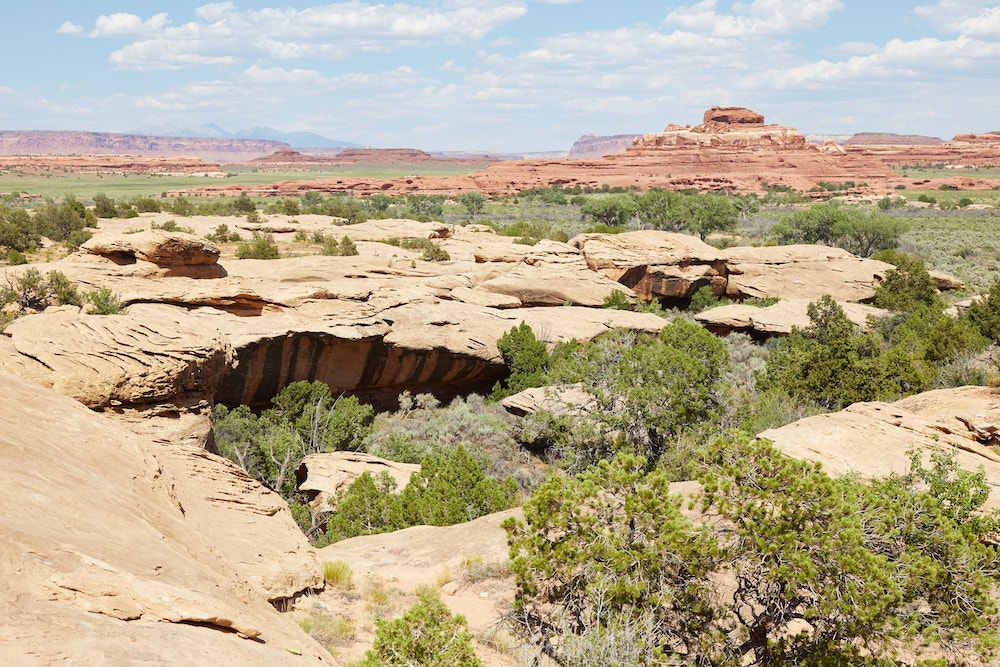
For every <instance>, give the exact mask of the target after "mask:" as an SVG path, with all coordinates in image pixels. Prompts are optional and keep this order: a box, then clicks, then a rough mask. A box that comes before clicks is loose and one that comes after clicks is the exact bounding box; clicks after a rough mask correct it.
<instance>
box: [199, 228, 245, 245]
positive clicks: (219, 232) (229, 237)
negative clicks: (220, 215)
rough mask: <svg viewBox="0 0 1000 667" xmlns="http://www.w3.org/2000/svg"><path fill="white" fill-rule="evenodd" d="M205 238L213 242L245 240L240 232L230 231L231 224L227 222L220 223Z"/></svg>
mask: <svg viewBox="0 0 1000 667" xmlns="http://www.w3.org/2000/svg"><path fill="white" fill-rule="evenodd" d="M205 238H206V239H208V240H209V241H212V242H213V243H235V242H237V241H242V240H243V239H242V238H241V237H240V234H239V232H236V231H229V225H227V224H221V225H218V226H217V227H216V228H215V231H213V232H212V233H211V234H207V235H206V236H205Z"/></svg>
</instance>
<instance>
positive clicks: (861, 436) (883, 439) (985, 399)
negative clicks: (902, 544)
mask: <svg viewBox="0 0 1000 667" xmlns="http://www.w3.org/2000/svg"><path fill="white" fill-rule="evenodd" d="M998 425H1000V390H997V389H994V388H990V387H959V388H955V389H938V390H935V391H929V392H924V393H922V394H918V395H916V396H910V397H908V398H904V399H902V400H900V401H896V402H895V403H879V402H873V403H855V404H854V405H851V406H850V407H848V408H846V409H844V410H841V411H840V412H835V413H832V414H825V415H817V416H815V417H808V418H806V419H801V420H799V421H797V422H794V423H792V424H788V425H787V426H782V427H781V428H777V429H770V430H768V431H764V432H763V433H761V434H760V437H762V438H766V439H768V440H771V441H773V442H774V444H775V446H776V447H778V449H780V450H781V451H782V452H784V453H785V454H787V455H789V456H794V457H795V458H800V459H804V460H807V461H819V462H820V463H822V464H823V469H824V470H826V471H827V472H829V473H832V474H834V475H844V474H847V473H852V472H853V473H857V474H860V475H861V476H863V477H871V478H879V477H886V476H887V475H889V474H891V473H894V472H895V473H899V474H902V473H904V472H906V470H907V467H908V465H909V457H908V456H907V451H909V450H910V449H917V450H918V451H919V452H920V453H921V456H922V457H923V458H924V459H925V463H926V460H927V459H928V457H929V453H930V452H932V451H942V450H946V451H949V452H951V453H953V454H954V455H955V458H956V460H957V461H958V464H959V465H960V466H961V467H962V468H965V469H966V470H976V469H977V468H978V467H979V466H982V467H983V469H984V470H985V472H986V478H987V481H988V482H989V485H990V497H989V500H988V501H987V506H988V507H989V508H1000V452H998V450H997V447H998V446H1000V440H998V438H997V427H998Z"/></svg>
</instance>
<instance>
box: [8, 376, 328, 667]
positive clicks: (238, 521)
mask: <svg viewBox="0 0 1000 667" xmlns="http://www.w3.org/2000/svg"><path fill="white" fill-rule="evenodd" d="M167 453H169V452H168V450H166V449H165V448H163V447H162V446H160V445H157V444H155V443H153V442H151V441H149V440H146V439H144V438H141V437H138V436H136V435H135V434H134V433H131V432H129V431H127V430H125V429H124V428H122V427H120V426H118V425H116V424H114V423H112V422H111V421H109V420H108V419H107V418H105V417H103V416H102V415H99V414H95V413H94V412H92V411H90V410H88V409H86V408H85V407H83V406H82V405H80V404H79V403H78V402H76V401H73V400H72V399H69V398H66V397H64V396H61V395H59V394H57V393H55V392H52V391H49V390H46V389H43V388H41V387H38V386H37V385H34V384H30V383H28V382H25V381H23V380H21V379H18V378H15V377H12V376H10V375H6V374H0V504H2V505H3V507H4V512H3V513H2V514H0V531H2V534H3V535H4V539H3V540H0V607H2V608H3V610H4V622H3V627H2V628H0V663H3V664H8V665H51V664H63V663H66V662H72V663H74V664H75V663H79V664H107V663H108V662H109V661H111V662H121V661H122V660H126V661H127V662H129V663H140V662H141V663H142V664H148V665H171V666H175V665H192V666H194V665H203V664H205V661H206V659H208V660H210V662H211V663H212V664H219V665H237V664H238V665H250V666H254V665H259V666H261V667H264V666H265V665H301V664H303V662H302V661H303V660H306V661H308V662H309V664H330V665H332V664H336V663H335V662H334V661H333V659H332V658H331V657H330V655H329V654H328V653H326V651H325V650H323V649H322V648H321V647H320V646H319V645H318V644H316V643H315V642H314V641H313V640H312V639H310V638H309V637H308V636H307V635H305V633H303V632H302V631H301V629H300V628H299V627H298V626H297V625H296V624H295V623H294V622H293V621H292V620H291V619H290V618H288V617H286V616H283V615H282V614H280V613H279V612H278V611H276V610H275V608H274V607H273V606H272V605H271V604H269V603H268V595H267V594H266V593H263V592H262V588H261V584H262V583H263V580H262V579H255V578H254V577H248V576H247V574H248V571H249V569H250V568H249V565H248V563H250V562H251V561H254V560H258V559H260V557H261V555H264V557H265V558H269V559H278V560H281V561H283V562H284V563H285V564H287V565H289V572H290V573H291V572H292V570H295V569H300V568H305V570H304V571H299V572H296V573H295V576H296V577H297V578H298V579H299V580H306V579H307V580H308V581H310V582H313V583H319V582H321V581H322V576H321V573H320V572H319V567H318V561H317V560H316V558H315V555H314V554H312V553H310V554H309V555H310V560H309V561H308V562H307V561H305V560H300V561H298V562H294V563H293V562H291V561H294V560H295V559H294V558H292V559H290V560H285V559H286V558H288V554H286V553H285V551H284V550H285V548H286V547H287V545H289V544H291V541H290V540H292V539H293V538H294V539H295V540H296V541H297V543H298V544H300V545H302V546H303V550H302V553H303V554H305V553H307V550H308V552H311V549H308V546H307V545H305V544H304V538H303V537H302V535H301V532H300V531H298V529H297V528H296V527H295V526H294V523H293V522H292V521H291V518H290V517H289V516H288V513H287V509H286V510H284V515H285V518H286V526H285V527H286V529H287V531H288V533H287V535H286V536H284V537H282V538H280V539H278V536H277V535H276V534H274V533H266V532H265V533H263V534H261V533H258V532H257V529H256V527H254V526H252V525H250V524H249V523H247V522H246V521H245V519H247V518H248V516H249V514H250V513H244V514H239V513H236V514H231V515H229V516H228V517H225V521H224V522H223V523H221V524H220V523H216V522H215V521H217V520H219V519H223V517H220V516H217V517H215V520H211V521H202V520H201V519H200V518H199V517H200V512H201V510H200V509H199V508H197V507H196V505H197V504H198V503H192V502H189V498H190V497H191V494H189V493H188V488H189V487H188V486H187V485H188V484H189V483H191V482H192V481H193V482H195V483H199V482H198V481H197V480H191V479H189V478H187V477H186V473H185V472H182V471H177V470H174V469H172V466H171V465H170V463H169V461H168V457H166V456H164V455H165V454H167ZM203 454H204V453H203ZM204 455H205V456H207V457H210V455H207V454H204ZM212 465H213V466H214V465H216V464H214V463H213V464H212ZM215 482H220V480H215ZM213 486H214V491H213V492H212V493H211V494H210V497H209V498H206V500H205V502H207V503H222V504H225V503H239V502H241V499H242V498H244V497H245V494H244V493H243V492H242V491H240V492H235V493H234V492H233V491H234V490H233V489H232V487H230V486H227V484H225V483H218V484H216V483H213ZM257 492H258V493H267V492H266V491H264V490H262V489H259V487H258V491H257ZM220 532H242V533H244V534H245V541H244V549H243V550H242V551H240V552H237V551H232V550H229V549H226V548H223V549H220V545H219V542H218V536H219V533H220ZM296 533H297V534H298V537H297V538H296V537H295V534H296ZM255 535H257V536H258V537H256V538H255V537H254V536H255ZM272 540H273V541H272ZM264 541H269V542H270V544H263V543H262V542H264Z"/></svg>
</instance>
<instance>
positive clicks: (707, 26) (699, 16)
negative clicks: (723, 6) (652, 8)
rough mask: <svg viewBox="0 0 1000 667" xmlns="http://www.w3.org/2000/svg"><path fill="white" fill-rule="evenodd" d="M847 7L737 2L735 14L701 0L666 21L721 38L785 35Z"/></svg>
mask: <svg viewBox="0 0 1000 667" xmlns="http://www.w3.org/2000/svg"><path fill="white" fill-rule="evenodd" d="M843 7H844V4H843V3H842V2H840V0H753V2H749V3H748V2H736V3H733V13H732V14H722V13H719V12H718V11H717V10H718V2H717V0H700V1H699V2H697V3H695V4H693V5H688V6H685V7H679V8H677V9H675V10H673V11H671V12H670V13H669V14H667V18H666V20H665V21H664V23H665V25H667V26H673V27H676V28H678V29H680V30H685V31H690V32H693V33H697V34H700V35H714V36H717V37H741V36H747V35H783V34H789V33H795V32H802V31H808V30H815V29H817V28H820V27H822V26H823V25H824V24H826V22H827V21H828V20H829V18H830V14H831V13H833V12H835V11H837V10H838V9H842V8H843Z"/></svg>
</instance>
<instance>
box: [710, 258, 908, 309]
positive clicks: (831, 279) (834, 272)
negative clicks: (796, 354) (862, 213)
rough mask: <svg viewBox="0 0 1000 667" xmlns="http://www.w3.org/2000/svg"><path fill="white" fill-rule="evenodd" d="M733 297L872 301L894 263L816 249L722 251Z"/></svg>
mask: <svg viewBox="0 0 1000 667" xmlns="http://www.w3.org/2000/svg"><path fill="white" fill-rule="evenodd" d="M721 253H722V256H723V257H724V258H725V263H726V267H727V269H728V278H729V279H728V282H727V284H726V295H727V296H729V297H730V298H733V299H741V300H742V299H748V298H753V297H779V298H781V299H808V300H810V301H815V300H816V299H818V298H820V297H821V296H823V295H824V294H829V295H830V296H832V297H833V298H834V299H835V300H837V301H869V300H871V299H872V298H873V297H874V296H875V287H876V286H877V285H878V283H879V282H880V281H881V280H882V278H883V277H884V276H885V273H886V272H887V271H888V270H889V269H892V268H893V266H892V265H891V264H887V263H885V262H880V261H878V260H874V259H864V258H861V257H858V256H856V255H852V254H851V253H849V252H847V251H846V250H841V249H840V248H829V247H826V246H818V245H786V246H765V247H748V246H738V247H733V248H727V249H725V250H723V251H721Z"/></svg>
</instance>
